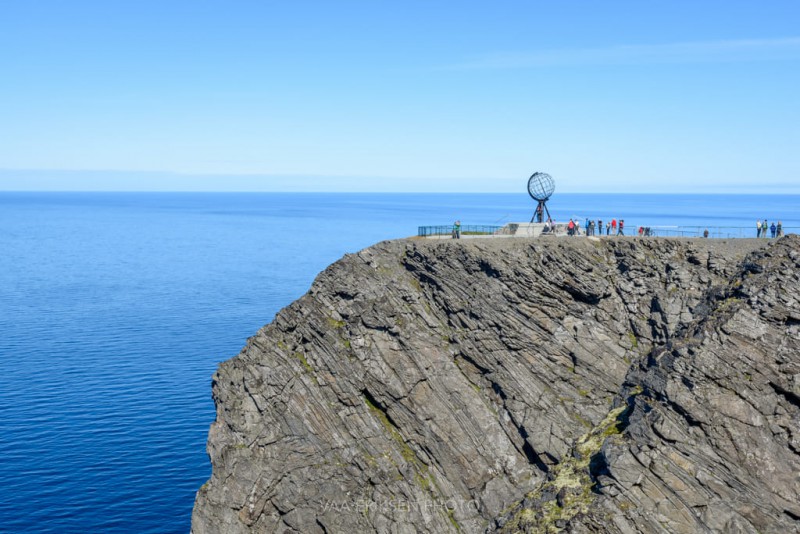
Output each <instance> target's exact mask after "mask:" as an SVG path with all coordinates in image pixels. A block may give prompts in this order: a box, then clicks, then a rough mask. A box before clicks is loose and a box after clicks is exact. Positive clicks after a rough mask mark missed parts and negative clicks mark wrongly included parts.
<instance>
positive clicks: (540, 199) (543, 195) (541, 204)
mask: <svg viewBox="0 0 800 534" xmlns="http://www.w3.org/2000/svg"><path fill="white" fill-rule="evenodd" d="M555 190H556V184H555V182H554V181H553V177H552V176H550V175H549V174H547V173H546V172H535V173H533V174H531V177H530V178H528V194H529V195H530V196H531V198H532V199H533V200H535V201H536V202H537V205H536V211H535V212H534V213H533V217H532V218H531V222H540V223H541V222H544V214H545V213H547V218H548V219H550V210H548V209H547V201H548V199H549V198H550V195H552V194H553V191H555Z"/></svg>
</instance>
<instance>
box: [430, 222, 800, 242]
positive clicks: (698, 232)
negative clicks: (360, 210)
mask: <svg viewBox="0 0 800 534" xmlns="http://www.w3.org/2000/svg"><path fill="white" fill-rule="evenodd" d="M548 226H549V225H548V224H547V223H507V224H505V225H503V226H496V225H472V224H465V225H461V239H475V238H503V237H550V236H555V237H586V227H585V226H581V227H580V228H579V231H578V233H576V234H575V236H570V235H569V233H568V231H567V223H557V224H555V225H554V226H553V230H552V231H550V229H549V227H548ZM640 228H641V229H642V232H641V233H640V232H639V229H640ZM782 231H783V235H787V234H796V233H800V227H786V226H784V227H783V228H782ZM706 232H708V234H707V235H706ZM617 235H618V234H617V231H616V230H612V231H611V232H610V233H608V234H607V233H606V232H605V231H597V232H595V233H594V234H593V235H592V236H590V237H616V236H617ZM417 236H418V237H422V238H426V239H452V238H453V225H452V224H443V225H437V226H420V227H418V231H417ZM623 236H624V237H631V236H633V237H709V238H715V239H730V238H752V239H767V238H769V237H771V235H770V234H767V235H762V236H761V237H757V236H756V229H755V228H754V227H750V226H746V227H745V226H647V227H644V226H638V225H630V226H629V225H627V224H626V225H625V230H624V234H623ZM776 237H782V236H776Z"/></svg>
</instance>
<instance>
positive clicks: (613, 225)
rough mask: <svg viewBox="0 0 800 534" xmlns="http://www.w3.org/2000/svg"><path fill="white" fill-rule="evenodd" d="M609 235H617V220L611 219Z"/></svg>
mask: <svg viewBox="0 0 800 534" xmlns="http://www.w3.org/2000/svg"><path fill="white" fill-rule="evenodd" d="M611 235H617V220H616V219H611Z"/></svg>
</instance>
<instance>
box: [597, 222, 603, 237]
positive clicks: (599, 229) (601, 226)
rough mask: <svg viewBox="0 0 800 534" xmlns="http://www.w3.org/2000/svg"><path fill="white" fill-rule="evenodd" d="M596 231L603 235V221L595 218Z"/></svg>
mask: <svg viewBox="0 0 800 534" xmlns="http://www.w3.org/2000/svg"><path fill="white" fill-rule="evenodd" d="M597 232H598V233H599V234H600V235H603V221H602V220H601V219H597Z"/></svg>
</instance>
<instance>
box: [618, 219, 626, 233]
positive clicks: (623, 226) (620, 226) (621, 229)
mask: <svg viewBox="0 0 800 534" xmlns="http://www.w3.org/2000/svg"><path fill="white" fill-rule="evenodd" d="M624 229H625V219H620V220H619V231H618V232H617V235H625V232H624V231H623V230H624Z"/></svg>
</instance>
